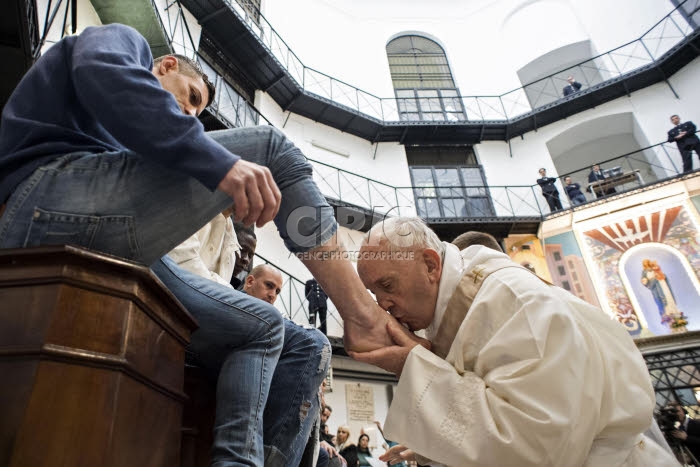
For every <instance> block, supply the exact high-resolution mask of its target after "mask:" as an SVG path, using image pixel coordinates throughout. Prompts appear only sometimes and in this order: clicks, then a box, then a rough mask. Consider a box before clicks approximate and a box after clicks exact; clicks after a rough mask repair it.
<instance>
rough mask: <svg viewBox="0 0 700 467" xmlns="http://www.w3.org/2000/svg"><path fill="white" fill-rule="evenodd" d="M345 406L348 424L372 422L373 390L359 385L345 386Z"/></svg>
mask: <svg viewBox="0 0 700 467" xmlns="http://www.w3.org/2000/svg"><path fill="white" fill-rule="evenodd" d="M345 406H346V409H347V414H348V422H349V423H350V424H354V423H358V424H365V423H367V422H369V423H371V422H372V421H374V389H373V388H372V387H371V386H364V385H362V384H360V383H357V384H346V385H345Z"/></svg>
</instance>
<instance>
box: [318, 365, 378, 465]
mask: <svg viewBox="0 0 700 467" xmlns="http://www.w3.org/2000/svg"><path fill="white" fill-rule="evenodd" d="M336 358H338V357H334V359H336ZM358 382H359V383H360V384H362V385H363V386H370V387H371V388H372V392H373V395H374V416H375V419H376V420H378V421H379V422H381V423H382V426H383V425H384V420H385V419H386V416H387V413H388V412H389V404H390V401H389V398H388V391H387V387H389V386H391V384H389V383H377V382H371V381H358V380H353V379H348V378H336V377H334V378H333V392H330V393H326V394H325V396H324V399H325V401H326V403H327V404H328V405H330V406H331V407H332V408H333V413H332V415H331V416H330V418H329V419H328V429H329V431H330V433H333V434H335V433H337V431H338V427H339V426H341V425H345V424H347V422H348V416H347V405H346V403H345V388H346V385H356V384H358ZM364 428H365V430H366V431H367V432H368V434H369V435H370V439H371V440H372V442H375V440H377V439H379V440H380V443H381V440H382V438H381V437H378V436H377V431H376V429H374V425H373V424H372V423H371V422H370V423H368V424H366V425H364ZM350 436H351V439H352V441H353V443H355V444H356V443H357V439H358V438H359V436H360V431H359V428H358V427H357V425H353V426H351V428H350ZM383 452H384V450H383V449H381V448H379V449H377V450H375V451H373V453H374V455H375V456H376V455H378V454H381V453H383Z"/></svg>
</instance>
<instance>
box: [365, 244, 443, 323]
mask: <svg viewBox="0 0 700 467" xmlns="http://www.w3.org/2000/svg"><path fill="white" fill-rule="evenodd" d="M400 253H401V254H400V255H396V256H394V257H389V258H388V259H387V258H386V255H387V254H389V247H388V242H385V243H384V244H382V245H380V246H368V245H364V246H363V247H362V248H361V249H360V260H359V261H358V263H357V272H358V274H359V275H360V279H361V280H362V282H363V283H364V285H365V287H367V288H368V289H369V290H370V291H371V292H372V293H373V294H374V295H375V296H376V298H377V303H378V304H379V306H380V307H382V308H383V309H384V310H386V311H388V312H389V313H390V314H391V315H392V316H393V317H394V318H396V319H397V320H398V321H399V322H400V323H401V324H403V325H405V326H408V328H409V329H410V330H412V331H417V330H419V329H425V328H426V327H428V326H429V325H430V323H431V321H432V320H433V315H434V314H435V303H436V302H437V295H438V288H439V285H440V275H441V273H442V260H441V258H440V255H439V254H438V253H437V252H436V251H435V250H431V249H421V248H416V249H412V250H402V251H401V252H400ZM382 254H383V255H385V256H384V258H382V256H380V255H382Z"/></svg>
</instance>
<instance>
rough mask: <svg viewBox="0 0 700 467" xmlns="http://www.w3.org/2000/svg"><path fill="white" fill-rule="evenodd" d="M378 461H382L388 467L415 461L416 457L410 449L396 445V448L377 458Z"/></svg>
mask: <svg viewBox="0 0 700 467" xmlns="http://www.w3.org/2000/svg"><path fill="white" fill-rule="evenodd" d="M379 460H380V461H384V462H386V463H387V464H389V465H394V464H398V463H399V462H403V461H415V460H416V456H415V453H414V452H413V451H411V450H410V449H408V448H406V446H402V445H400V444H397V445H396V446H393V447H392V448H391V449H389V450H388V451H387V452H385V453H384V454H382V455H381V456H379Z"/></svg>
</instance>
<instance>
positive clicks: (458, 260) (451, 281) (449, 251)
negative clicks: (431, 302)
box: [425, 242, 464, 340]
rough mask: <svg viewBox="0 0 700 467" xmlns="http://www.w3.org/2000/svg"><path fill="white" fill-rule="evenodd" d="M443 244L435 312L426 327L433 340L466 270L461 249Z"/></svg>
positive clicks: (427, 336)
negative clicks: (443, 250)
mask: <svg viewBox="0 0 700 467" xmlns="http://www.w3.org/2000/svg"><path fill="white" fill-rule="evenodd" d="M443 244H444V245H445V253H444V254H443V258H442V274H441V275H440V287H439V288H438V296H437V302H436V303H435V313H434V314H433V321H432V322H431V323H430V326H428V327H427V328H426V329H425V336H426V338H427V339H428V340H432V339H433V338H434V337H435V335H436V334H437V331H438V329H439V328H440V322H441V321H442V317H443V316H445V310H446V309H447V304H448V303H449V302H450V299H451V298H452V294H454V291H455V289H456V288H457V284H459V281H460V280H461V279H462V272H463V271H464V260H463V259H462V256H461V255H460V251H459V249H458V248H457V247H456V246H454V245H453V244H451V243H447V242H443Z"/></svg>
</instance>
